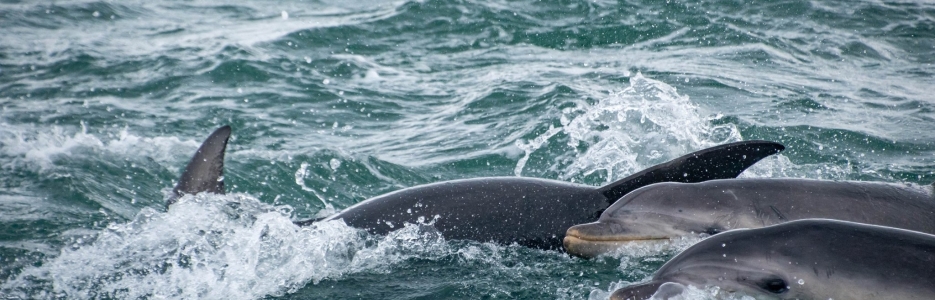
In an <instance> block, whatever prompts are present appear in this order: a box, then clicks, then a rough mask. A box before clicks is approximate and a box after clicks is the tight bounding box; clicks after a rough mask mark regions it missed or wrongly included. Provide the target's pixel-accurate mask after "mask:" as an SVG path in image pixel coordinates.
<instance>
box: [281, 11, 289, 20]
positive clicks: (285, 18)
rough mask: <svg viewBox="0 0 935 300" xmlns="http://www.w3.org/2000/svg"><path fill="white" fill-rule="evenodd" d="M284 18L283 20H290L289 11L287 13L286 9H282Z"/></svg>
mask: <svg viewBox="0 0 935 300" xmlns="http://www.w3.org/2000/svg"><path fill="white" fill-rule="evenodd" d="M282 19H283V20H288V19H289V13H287V12H286V11H285V10H284V11H282Z"/></svg>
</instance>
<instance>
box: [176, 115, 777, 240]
mask: <svg viewBox="0 0 935 300" xmlns="http://www.w3.org/2000/svg"><path fill="white" fill-rule="evenodd" d="M229 136H230V127H228V126H224V127H221V128H220V129H218V130H216V131H215V132H214V133H212V134H211V135H210V136H209V137H208V138H207V140H205V142H204V144H203V145H202V146H201V148H199V149H198V151H197V152H196V153H195V155H194V157H192V160H191V162H190V163H189V165H188V166H187V167H186V168H185V172H184V173H182V177H181V178H180V179H179V183H178V185H177V186H176V187H175V189H174V192H173V196H172V198H171V199H170V200H169V202H168V203H169V204H171V203H172V202H174V201H175V199H176V198H177V197H179V196H181V195H183V194H197V193H199V192H212V193H218V194H221V193H223V192H224V183H223V176H222V172H223V160H224V149H225V147H226V144H227V140H228V137H229ZM783 149H784V147H783V146H782V145H780V144H777V143H773V142H767V141H744V142H736V143H731V144H725V145H720V146H716V147H712V148H708V149H704V150H700V151H697V152H694V153H691V154H688V155H685V156H682V157H679V158H676V159H674V160H672V161H669V162H667V163H663V164H660V165H656V166H653V167H650V168H648V169H646V170H643V171H640V172H638V173H636V174H633V175H631V176H629V177H627V178H624V179H621V180H618V181H616V182H614V183H611V184H608V185H606V186H603V187H593V186H588V185H582V184H573V183H568V182H562V181H555V180H548V179H539V178H528V177H485V178H474V179H463V180H453V181H446V182H439V183H432V184H426V185H420V186H415V187H410V188H406V189H402V190H399V191H395V192H392V193H388V194H385V195H381V196H377V197H374V198H371V199H368V200H365V201H363V202H360V203H358V204H356V205H354V206H351V207H349V208H347V209H344V210H343V211H341V212H340V213H338V214H335V215H333V216H330V217H328V218H326V219H325V220H338V219H341V220H343V221H344V222H345V223H346V224H347V225H349V226H352V227H357V228H362V229H366V230H368V231H369V232H371V233H374V234H386V233H387V232H390V231H392V230H395V229H399V228H401V227H402V226H403V225H404V224H405V223H412V224H415V223H419V222H428V221H434V226H435V228H437V229H438V230H439V231H440V232H441V233H442V235H443V236H444V237H446V238H449V239H468V240H476V241H484V242H486V241H492V242H496V243H501V244H510V243H518V244H520V245H524V246H530V247H536V248H543V249H560V248H561V247H562V239H563V238H564V237H565V231H566V230H567V229H568V227H570V226H572V225H575V224H581V223H586V222H593V221H595V220H597V217H598V216H599V215H600V214H601V212H602V211H603V210H604V209H605V208H607V207H608V206H610V205H611V204H612V203H613V202H614V201H615V200H617V199H618V198H619V197H620V196H621V195H624V194H627V193H629V192H630V191H633V190H635V189H638V188H640V187H643V186H645V185H648V184H653V183H657V182H663V181H678V182H699V181H705V180H711V179H719V178H734V177H736V176H737V175H739V174H740V173H741V172H743V170H745V169H746V168H747V167H749V166H751V165H753V164H754V163H756V162H757V161H759V160H760V159H762V158H764V157H767V156H769V155H772V154H775V153H778V152H779V151H782V150H783ZM316 221H319V220H307V221H299V222H296V224H298V225H300V226H301V225H310V224H312V223H314V222H316Z"/></svg>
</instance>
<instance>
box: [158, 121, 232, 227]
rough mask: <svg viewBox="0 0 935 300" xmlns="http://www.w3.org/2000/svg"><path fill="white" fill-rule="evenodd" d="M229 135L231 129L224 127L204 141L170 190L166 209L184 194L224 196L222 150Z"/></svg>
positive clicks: (225, 147) (225, 146)
mask: <svg viewBox="0 0 935 300" xmlns="http://www.w3.org/2000/svg"><path fill="white" fill-rule="evenodd" d="M230 135H231V127H230V126H226V125H225V126H223V127H221V128H218V129H217V130H215V131H214V133H211V135H210V136H208V138H207V139H205V141H204V143H202V144H201V147H199V148H198V151H196V152H195V156H193V157H192V160H191V161H189V162H188V166H186V167H185V171H184V172H182V177H180V178H179V183H178V184H177V185H175V188H174V189H172V195H171V196H170V197H169V201H166V208H168V207H169V205H172V203H175V201H176V200H178V198H179V197H181V196H182V195H184V194H192V195H194V194H198V193H201V192H209V193H215V194H224V150H225V149H227V139H228V138H230Z"/></svg>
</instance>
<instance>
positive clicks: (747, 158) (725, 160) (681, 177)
mask: <svg viewBox="0 0 935 300" xmlns="http://www.w3.org/2000/svg"><path fill="white" fill-rule="evenodd" d="M785 148H786V147H784V146H783V145H781V144H779V143H775V142H770V141H743V142H736V143H730V144H724V145H720V146H715V147H711V148H707V149H704V150H700V151H697V152H692V153H689V154H687V155H684V156H682V157H679V158H676V159H673V160H671V161H669V162H666V163H662V164H658V165H655V166H652V167H650V168H648V169H645V170H643V171H640V172H637V173H636V174H633V175H630V176H629V177H627V178H624V179H621V180H618V181H616V182H614V183H611V184H608V185H606V186H604V187H601V188H600V190H599V191H600V192H601V193H602V194H604V196H605V197H607V201H609V202H610V203H614V202H615V201H617V199H619V198H620V197H622V196H623V195H626V194H627V193H629V192H631V191H633V190H635V189H638V188H641V187H644V186H647V185H650V184H653V183H658V182H702V181H707V180H712V179H728V178H735V177H737V175H740V173H742V172H743V170H746V169H747V168H749V167H750V166H752V165H753V164H755V163H756V162H757V161H760V160H761V159H763V158H764V157H767V156H770V155H773V154H776V153H779V151H782V150H783V149H785Z"/></svg>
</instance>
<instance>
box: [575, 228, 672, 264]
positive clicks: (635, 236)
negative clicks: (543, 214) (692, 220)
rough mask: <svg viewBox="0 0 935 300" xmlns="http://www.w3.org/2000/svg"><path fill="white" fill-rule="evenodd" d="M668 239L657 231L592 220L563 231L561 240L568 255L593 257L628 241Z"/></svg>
mask: <svg viewBox="0 0 935 300" xmlns="http://www.w3.org/2000/svg"><path fill="white" fill-rule="evenodd" d="M660 239H668V237H667V236H664V235H659V234H658V232H655V231H653V232H635V231H633V230H627V227H626V226H625V225H623V224H618V223H604V222H593V223H587V224H580V225H575V226H572V227H570V228H568V230H567V231H566V232H565V238H564V239H563V240H562V244H563V246H565V252H567V253H568V254H570V255H573V256H578V257H583V258H593V257H596V256H598V255H601V254H607V253H611V252H614V251H616V250H617V249H620V247H622V246H623V245H625V244H627V243H630V242H639V241H648V240H660Z"/></svg>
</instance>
